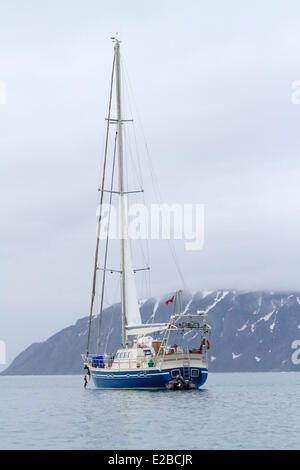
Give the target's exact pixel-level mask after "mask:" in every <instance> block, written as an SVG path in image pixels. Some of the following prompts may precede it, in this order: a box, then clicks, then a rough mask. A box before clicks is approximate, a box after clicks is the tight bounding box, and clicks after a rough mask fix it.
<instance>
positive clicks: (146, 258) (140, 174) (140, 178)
mask: <svg viewBox="0 0 300 470" xmlns="http://www.w3.org/2000/svg"><path fill="white" fill-rule="evenodd" d="M121 67H122V71H123V74H122V75H123V82H124V89H125V90H126V95H127V99H128V108H129V114H130V116H131V118H132V120H133V111H132V107H131V103H130V90H129V85H128V83H127V80H126V74H127V71H126V68H125V66H124V65H123V60H121ZM127 75H128V74H127ZM130 127H132V130H133V138H134V139H133V141H134V146H135V152H136V156H137V158H136V161H137V162H136V163H137V165H136V164H135V162H134V158H133V152H132V149H131V146H129V151H130V157H131V160H132V162H133V166H134V168H135V171H136V176H137V179H138V181H139V182H140V186H141V188H143V187H144V183H143V172H142V169H141V158H140V152H139V146H138V143H137V135H136V128H135V123H134V120H133V122H132V126H130ZM136 201H137V199H136ZM142 202H143V204H144V206H145V207H146V198H145V193H144V192H143V193H142ZM145 245H146V255H145V253H144V250H143V247H142V243H141V244H140V249H141V252H142V258H143V259H144V262H145V263H146V265H147V266H149V265H150V251H149V240H148V239H146V243H145ZM147 281H148V284H149V285H148V294H147V295H148V296H149V297H150V296H151V287H150V273H147Z"/></svg>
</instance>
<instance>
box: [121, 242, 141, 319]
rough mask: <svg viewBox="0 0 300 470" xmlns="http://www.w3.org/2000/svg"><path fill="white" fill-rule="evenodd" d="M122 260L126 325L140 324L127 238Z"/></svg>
mask: <svg viewBox="0 0 300 470" xmlns="http://www.w3.org/2000/svg"><path fill="white" fill-rule="evenodd" d="M124 261H125V266H124V275H125V284H126V297H125V302H126V308H125V312H126V320H127V325H128V326H133V325H140V324H141V323H142V319H141V313H140V308H139V303H138V298H137V292H136V285H135V279H134V277H135V275H134V272H133V267H132V259H131V250H130V240H128V238H127V239H126V240H125V243H124Z"/></svg>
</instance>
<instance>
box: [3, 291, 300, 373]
mask: <svg viewBox="0 0 300 470" xmlns="http://www.w3.org/2000/svg"><path fill="white" fill-rule="evenodd" d="M172 295H173V294H172ZM169 297H170V293H169V294H167V295H166V296H163V297H162V298H160V299H153V298H151V299H147V300H143V301H141V303H140V306H141V314H142V318H143V322H148V321H150V322H155V323H156V322H165V321H167V320H168V318H169V315H170V314H172V313H173V311H174V305H173V304H169V305H166V304H165V301H166V299H167V298H169ZM183 309H184V312H185V313H189V312H190V313H192V312H196V311H199V310H201V311H203V312H206V313H207V314H208V323H209V324H210V325H211V327H212V333H211V338H210V344H211V349H210V351H209V353H210V354H209V356H210V359H209V364H210V365H209V369H210V371H218V372H221V371H222V372H229V371H290V370H294V371H297V370H299V371H300V293H299V292H266V291H264V292H238V291H234V290H230V291H225V290H219V291H214V292H207V291H206V292H205V291H204V292H197V293H196V294H194V295H193V296H191V295H188V294H186V293H184V294H183ZM120 317H121V315H120V305H119V304H115V305H112V306H111V307H109V308H107V309H106V310H105V311H104V313H103V323H102V324H103V330H102V331H103V333H102V336H101V343H102V348H103V350H105V349H106V350H107V351H114V350H115V349H116V348H117V347H118V346H120V336H121V324H120ZM92 325H93V328H92V334H91V338H92V340H91V347H90V350H91V351H93V350H94V348H95V342H96V334H97V318H94V319H93V322H92ZM87 329H88V317H85V318H82V319H80V320H78V321H77V323H76V324H75V325H72V326H70V327H68V328H65V329H63V330H61V331H59V332H58V333H56V334H55V335H53V336H51V337H50V338H49V339H48V340H47V341H44V342H41V343H33V344H32V345H31V346H29V347H28V348H27V349H26V350H25V351H23V352H22V353H21V354H19V355H18V356H17V357H16V358H15V359H14V361H13V362H12V364H11V365H10V366H9V367H8V368H7V369H6V370H5V371H4V372H3V374H10V375H18V374H20V375H23V374H77V373H81V372H82V371H83V369H82V362H81V353H83V352H85V350H86V342H87ZM187 340H189V342H190V344H191V345H192V346H199V338H198V335H197V334H196V333H195V332H193V331H190V332H188V333H185V335H184V338H183V341H184V343H186V342H187Z"/></svg>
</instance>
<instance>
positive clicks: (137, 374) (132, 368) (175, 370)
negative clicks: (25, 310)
mask: <svg viewBox="0 0 300 470" xmlns="http://www.w3.org/2000/svg"><path fill="white" fill-rule="evenodd" d="M112 39H113V42H114V58H113V67H112V75H111V86H110V97H109V108H108V117H107V118H106V120H107V130H106V142H105V154H104V167H103V175H102V187H101V188H100V189H99V191H100V214H99V219H98V228H97V242H96V251H95V260H94V272H93V287H92V296H91V305H90V316H89V328H88V342H87V350H86V353H85V354H82V359H83V364H84V368H85V370H87V372H88V374H89V375H90V376H91V377H92V379H93V382H94V385H95V387H96V388H102V389H142V390H159V389H168V390H186V389H195V388H199V387H201V386H202V385H203V384H204V383H205V381H206V379H207V374H208V367H207V364H208V349H209V340H208V335H209V333H210V326H209V325H208V324H207V315H206V313H205V312H194V313H187V312H185V311H183V312H182V306H181V303H182V302H181V294H182V291H178V292H177V293H176V294H175V295H174V296H173V297H172V299H170V300H169V302H171V301H172V302H173V300H174V297H175V300H176V301H177V306H178V311H176V312H173V313H172V315H170V318H169V320H168V321H167V322H165V323H142V319H141V312H140V306H139V301H138V297H137V289H136V284H135V272H136V270H134V269H133V262H132V256H131V244H130V240H129V237H128V226H127V225H128V221H127V211H126V197H125V196H126V194H128V191H125V189H124V170H123V139H122V133H123V130H122V127H123V124H124V123H125V121H126V120H124V119H123V116H122V100H121V68H120V40H119V39H118V38H112ZM114 82H115V100H116V118H112V117H111V107H112V96H113V92H114ZM111 124H114V125H116V138H115V150H114V158H115V157H116V154H117V167H118V191H117V194H118V197H119V216H120V224H121V236H120V258H121V259H120V270H119V271H118V274H119V276H120V281H121V282H120V285H121V289H120V294H121V299H120V300H121V321H122V334H121V338H120V344H121V347H120V348H119V349H118V350H116V351H114V352H111V353H105V354H104V353H102V354H100V353H99V352H100V350H101V345H100V344H99V342H100V330H101V324H102V311H103V298H104V286H105V278H106V272H107V271H111V272H112V270H111V269H108V268H107V246H108V245H107V244H108V238H107V240H106V247H105V255H104V257H103V264H104V266H103V267H101V268H100V267H99V266H98V261H99V260H98V254H99V242H100V231H101V221H102V214H101V207H102V203H103V195H104V192H108V193H109V194H110V198H111V196H112V194H113V193H116V191H113V190H112V184H111V187H110V189H104V181H105V171H106V159H107V150H108V135H109V128H110V125H111ZM114 162H115V161H114ZM114 162H113V167H114ZM99 270H102V272H103V280H102V293H101V301H100V313H99V327H98V338H97V352H96V353H91V352H90V351H89V348H90V342H91V326H92V320H93V310H94V303H95V294H96V281H97V274H98V272H99ZM167 302H168V301H167ZM190 332H194V333H196V334H197V338H198V339H199V343H198V344H199V347H198V348H191V347H189V345H185V346H183V345H178V344H176V343H174V344H172V339H173V338H174V333H177V334H178V333H181V337H182V338H183V337H185V336H186V335H187V334H188V333H190ZM177 336H178V335H177ZM177 336H176V337H177Z"/></svg>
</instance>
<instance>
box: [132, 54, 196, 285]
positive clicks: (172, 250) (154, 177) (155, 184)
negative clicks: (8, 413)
mask: <svg viewBox="0 0 300 470" xmlns="http://www.w3.org/2000/svg"><path fill="white" fill-rule="evenodd" d="M123 68H124V72H125V73H124V76H125V75H127V81H128V84H129V88H130V91H131V96H132V100H133V103H134V105H135V109H136V115H137V118H138V120H139V123H140V127H141V132H142V136H143V138H144V142H145V148H146V155H147V159H148V165H149V169H150V176H151V180H152V183H153V190H154V193H155V192H156V195H155V196H156V199H157V202H158V203H161V201H162V197H161V192H160V190H159V186H158V183H157V181H156V179H157V177H156V174H155V170H154V166H153V163H152V161H151V157H150V152H149V148H148V144H147V139H146V136H145V132H144V128H143V124H142V119H141V117H140V113H139V109H138V106H137V103H136V101H135V99H134V93H133V89H132V85H131V82H130V78H129V74H128V71H127V69H126V67H125V64H124V62H123ZM167 241H168V245H169V249H170V252H171V255H172V257H173V261H174V264H175V267H176V269H177V273H178V275H179V278H180V280H181V282H182V284H183V286H184V288H185V289H186V290H188V288H187V285H186V283H185V280H184V277H183V274H182V271H181V268H180V266H179V263H178V259H177V254H176V251H175V247H174V244H173V243H172V242H171V240H167Z"/></svg>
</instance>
